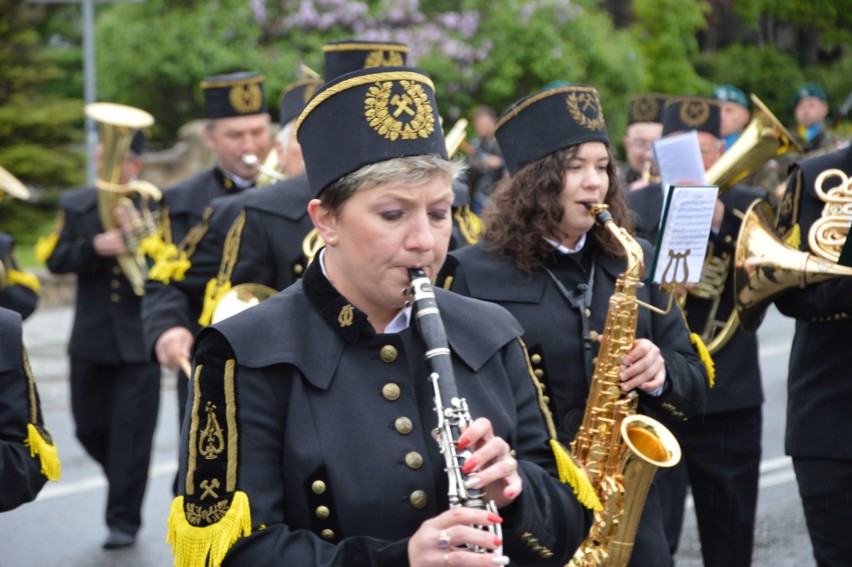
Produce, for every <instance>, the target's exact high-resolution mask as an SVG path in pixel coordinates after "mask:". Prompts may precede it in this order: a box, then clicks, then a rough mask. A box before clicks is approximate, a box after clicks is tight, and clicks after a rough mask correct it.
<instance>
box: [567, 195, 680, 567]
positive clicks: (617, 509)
mask: <svg viewBox="0 0 852 567" xmlns="http://www.w3.org/2000/svg"><path fill="white" fill-rule="evenodd" d="M606 209H607V206H606V205H592V206H591V211H592V214H594V215H595V217H596V220H597V222H598V223H599V224H602V225H604V226H605V227H606V228H607V230H609V231H610V232H611V233H612V234H613V235H614V236H615V237H616V239H617V240H618V242H619V243H620V244H621V245H622V246H623V247H624V250H625V252H626V253H627V269H626V270H625V272H624V273H623V274H622V275H621V277H619V278H618V279H617V280H616V282H615V292H614V293H613V295H612V297H610V300H609V311H608V312H607V318H606V323H605V325H604V331H603V338H602V340H601V346H600V351H599V353H598V357H597V362H596V364H595V369H594V374H593V376H592V385H591V388H590V390H589V398H588V400H587V402H586V411H585V414H584V416H583V423H582V425H581V426H580V430H579V432H578V433H577V437H576V438H575V439H574V441H573V442H572V443H571V451H572V452H573V453H574V456H575V457H576V458H577V460H578V461H579V462H580V463H582V464H583V465H584V466H585V467H586V469H587V470H588V472H589V476H590V480H591V481H592V485H593V486H594V487H595V490H596V491H597V495H598V498H599V499H600V501H601V504H602V505H603V510H602V511H600V512H595V518H594V522H593V524H592V528H591V530H589V534H588V535H587V536H586V539H585V540H584V541H583V543H582V544H581V545H580V547H579V549H578V550H577V552H576V553H575V554H574V558H573V559H572V560H571V563H570V565H571V566H577V567H579V566H596V567H601V566H613V567H615V566H624V565H627V562H628V561H629V560H630V555H631V554H632V553H633V542H634V540H635V537H636V529H637V527H638V526H639V518H640V516H641V515H642V508H643V507H644V505H645V499H646V497H647V496H648V489H649V488H650V486H651V481H652V480H653V478H654V473H655V472H656V470H657V468H659V467H672V466H674V465H676V464H677V463H678V461H680V445H679V444H678V442H677V440H676V439H675V438H674V435H672V433H671V432H670V431H669V430H668V429H667V428H666V427H665V426H663V425H662V424H661V423H659V422H658V421H656V420H654V419H651V418H650V417H647V416H644V415H638V414H637V413H636V406H637V404H638V400H637V396H636V394H635V392H631V393H625V392H624V391H622V389H621V380H620V378H619V374H620V372H621V360H622V359H623V358H624V356H625V355H626V354H627V353H628V352H629V351H630V349H631V348H632V347H633V343H634V342H635V340H636V322H637V314H638V310H639V303H638V299H637V297H636V292H637V290H638V289H639V288H640V287H642V283H641V279H642V276H643V272H644V269H645V268H644V258H643V253H642V247H641V246H640V245H639V244H638V243H637V242H636V241H635V240H634V239H633V238H632V237H631V236H630V234H628V232H627V231H626V230H624V229H623V228H621V227H618V226H616V225H615V222H614V221H613V220H612V215H611V214H610V213H609V211H607V210H606Z"/></svg>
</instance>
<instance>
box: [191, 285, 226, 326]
mask: <svg viewBox="0 0 852 567" xmlns="http://www.w3.org/2000/svg"><path fill="white" fill-rule="evenodd" d="M218 281H219V280H218V279H217V278H210V281H209V282H207V287H206V288H204V307H203V308H202V309H201V316H200V317H199V318H198V324H199V325H201V326H202V327H206V326H207V325H209V324H210V322H211V321H212V320H213V311H215V310H216V306H217V305H218V304H219V301H221V299H222V296H223V295H225V294H226V293H228V292H229V291H230V290H231V282H229V281H226V282H225V283H223V284H222V285H217V283H218Z"/></svg>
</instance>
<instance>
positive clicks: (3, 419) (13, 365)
mask: <svg viewBox="0 0 852 567" xmlns="http://www.w3.org/2000/svg"><path fill="white" fill-rule="evenodd" d="M0 344H2V345H3V348H1V349H0V487H2V488H0V512H5V511H7V510H11V509H13V508H16V507H18V506H20V505H21V504H23V503H25V502H29V501H31V500H32V499H33V498H35V497H36V494H38V492H39V490H41V488H42V487H43V486H44V483H45V482H46V481H47V480H48V479H50V480H54V481H56V480H59V473H60V464H59V457H58V456H57V453H56V447H55V446H54V445H53V441H52V439H51V437H50V433H48V431H47V430H46V429H45V428H44V419H43V416H42V414H41V406H40V403H39V398H38V391H37V389H36V385H35V381H34V380H33V375H32V371H31V370H30V365H29V361H28V360H27V355H26V351H25V350H24V342H23V332H22V328H21V316H20V315H19V314H17V313H15V312H14V311H11V310H9V309H4V308H2V307H0Z"/></svg>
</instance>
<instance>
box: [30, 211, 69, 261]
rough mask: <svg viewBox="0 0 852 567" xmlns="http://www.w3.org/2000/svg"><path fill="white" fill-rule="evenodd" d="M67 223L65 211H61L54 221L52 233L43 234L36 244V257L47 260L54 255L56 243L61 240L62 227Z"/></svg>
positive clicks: (39, 259)
mask: <svg viewBox="0 0 852 567" xmlns="http://www.w3.org/2000/svg"><path fill="white" fill-rule="evenodd" d="M64 225H65V211H59V214H57V215H56V220H55V221H54V223H53V229H52V230H51V231H50V234H48V235H46V236H41V237H39V239H38V240H37V241H36V244H35V257H36V260H38V261H39V262H47V259H48V258H50V257H51V256H52V255H53V251H54V250H55V249H56V244H57V243H58V242H59V234H60V233H61V232H62V227H63V226H64Z"/></svg>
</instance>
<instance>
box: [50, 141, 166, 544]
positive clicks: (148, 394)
mask: <svg viewBox="0 0 852 567" xmlns="http://www.w3.org/2000/svg"><path fill="white" fill-rule="evenodd" d="M143 145H144V137H143V136H142V135H141V134H140V133H137V135H136V136H134V140H133V143H132V144H131V148H130V152H129V153H128V154H127V155H126V156H125V158H124V160H123V165H122V169H121V175H120V178H119V184H125V183H127V182H128V181H130V180H131V179H132V178H133V177H135V176H136V175H137V174H138V173H139V172H140V171H141V170H142V166H143V161H142V158H141V152H142V147H143ZM102 150H103V148H102V146H101V145H99V146H98V152H97V153H96V156H95V159H96V162H97V164H96V167H97V169H98V171H99V178H103V172H102V171H101V170H102V166H101V163H100V157H99V156H100V154H101V152H102ZM109 178H112V176H111V175H109ZM100 190H101V189H96V188H94V187H85V188H81V189H76V190H73V191H71V192H69V193H67V194H65V195H63V196H62V197H61V198H60V201H59V206H60V207H61V213H60V214H61V215H62V216H63V217H64V223H63V224H62V228H61V230H60V232H59V236H58V239H57V241H56V246H55V248H54V249H53V250H52V251H50V254H49V256H48V258H47V267H48V269H50V271H51V272H53V273H57V274H65V273H75V274H77V299H76V305H75V313H74V325H73V328H72V330H71V340H70V343H69V345H68V353H69V355H70V357H71V375H70V378H71V411H72V413H73V415H74V422H75V425H76V434H77V438H78V439H79V440H80V443H81V444H82V445H83V448H84V449H86V452H88V453H89V455H91V456H92V458H93V459H95V460H96V461H97V462H98V463H99V464H100V465H101V467H103V469H104V474H105V475H106V477H107V483H108V485H109V487H108V495H107V506H106V524H107V527H108V528H109V536H108V537H107V539H106V541H105V543H104V547H105V548H107V549H111V548H118V547H125V546H128V545H132V544H133V543H134V541H135V537H136V532H137V531H138V530H139V527H140V525H141V522H142V518H141V512H142V500H143V497H144V495H145V488H146V484H147V481H148V466H149V464H150V460H151V446H152V444H153V439H154V429H155V426H156V424H157V410H158V408H159V402H160V368H159V366H158V365H157V364H156V363H153V362H151V359H150V356H149V354H148V351H147V350H146V349H145V345H144V341H143V340H142V326H141V324H140V321H139V309H140V303H141V298H140V297H139V296H138V295H136V293H134V291H133V289H132V287H131V285H130V282H129V280H128V278H127V277H125V275H124V274H123V272H122V269H121V267H120V266H119V263H118V262H117V261H116V258H117V257H118V256H119V255H121V254H123V253H125V252H127V247H126V245H125V240H124V236H123V234H122V230H121V229H119V228H111V229H106V228H107V227H104V226H103V224H102V222H101V220H100V219H101V217H100V216H99V206H101V205H100V203H99V199H98V191H100Z"/></svg>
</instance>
